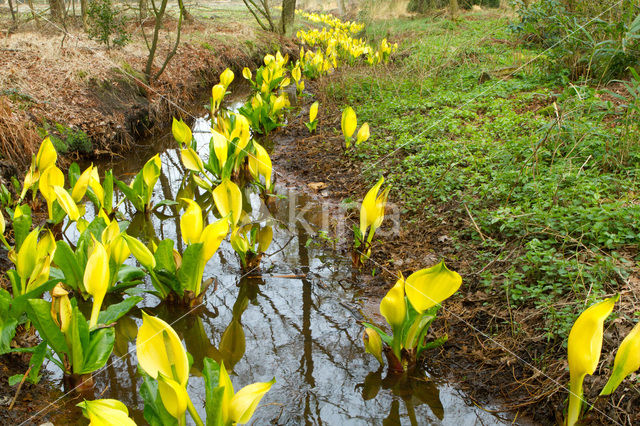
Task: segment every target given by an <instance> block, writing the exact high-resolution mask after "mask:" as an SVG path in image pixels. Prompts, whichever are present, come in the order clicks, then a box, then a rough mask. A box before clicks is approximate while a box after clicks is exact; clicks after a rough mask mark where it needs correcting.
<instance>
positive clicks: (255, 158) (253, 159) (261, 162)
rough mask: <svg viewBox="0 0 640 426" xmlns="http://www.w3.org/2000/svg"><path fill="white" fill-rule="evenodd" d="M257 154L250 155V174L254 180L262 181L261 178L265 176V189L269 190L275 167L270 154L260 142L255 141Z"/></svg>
mask: <svg viewBox="0 0 640 426" xmlns="http://www.w3.org/2000/svg"><path fill="white" fill-rule="evenodd" d="M253 146H254V147H255V149H256V153H255V155H254V154H250V155H249V173H251V176H253V178H254V179H256V180H257V181H260V176H264V180H265V187H266V188H267V190H269V188H271V179H272V175H273V165H272V163H271V158H270V157H269V153H268V152H267V150H266V149H264V147H263V146H262V145H260V144H259V143H258V142H256V141H253Z"/></svg>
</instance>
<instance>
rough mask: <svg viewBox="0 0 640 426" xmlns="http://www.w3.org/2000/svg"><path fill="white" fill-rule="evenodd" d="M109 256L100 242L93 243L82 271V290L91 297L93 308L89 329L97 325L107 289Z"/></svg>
mask: <svg viewBox="0 0 640 426" xmlns="http://www.w3.org/2000/svg"><path fill="white" fill-rule="evenodd" d="M109 276H110V275H109V256H108V255H107V251H106V250H105V248H104V246H103V245H102V243H101V242H99V241H95V240H94V242H93V251H92V252H91V255H90V256H89V259H88V260H87V266H86V268H85V270H84V279H83V283H84V288H85V289H86V290H87V293H89V294H90V295H92V296H93V307H92V308H91V319H89V327H90V328H91V327H95V326H96V325H97V324H98V315H99V314H100V307H101V306H102V301H103V300H104V296H105V295H106V294H107V289H108V288H109Z"/></svg>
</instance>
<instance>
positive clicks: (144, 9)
mask: <svg viewBox="0 0 640 426" xmlns="http://www.w3.org/2000/svg"><path fill="white" fill-rule="evenodd" d="M138 6H139V7H140V19H146V18H147V16H149V5H148V2H147V0H140V1H139V2H138Z"/></svg>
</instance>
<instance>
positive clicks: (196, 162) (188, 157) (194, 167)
mask: <svg viewBox="0 0 640 426" xmlns="http://www.w3.org/2000/svg"><path fill="white" fill-rule="evenodd" d="M180 158H181V159H182V164H183V165H184V167H186V168H187V170H191V171H192V172H200V173H204V164H203V163H202V159H201V158H200V156H199V155H198V153H197V152H195V151H194V150H193V149H191V148H185V149H182V150H180Z"/></svg>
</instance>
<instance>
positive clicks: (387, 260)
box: [272, 77, 640, 425]
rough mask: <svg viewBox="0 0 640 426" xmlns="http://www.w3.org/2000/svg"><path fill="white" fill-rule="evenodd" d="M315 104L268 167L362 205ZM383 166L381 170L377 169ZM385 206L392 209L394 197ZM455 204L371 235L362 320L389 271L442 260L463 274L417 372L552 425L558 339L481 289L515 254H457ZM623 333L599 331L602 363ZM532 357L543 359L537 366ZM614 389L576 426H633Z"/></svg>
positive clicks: (358, 185) (331, 127) (324, 110)
mask: <svg viewBox="0 0 640 426" xmlns="http://www.w3.org/2000/svg"><path fill="white" fill-rule="evenodd" d="M325 78H331V77H325ZM316 84H322V79H321V80H319V81H318V82H317V83H314V82H311V83H310V84H309V86H308V89H310V92H312V93H313V92H315V91H314V88H315V87H316V86H315V85H316ZM318 92H319V93H321V91H318ZM318 100H319V101H320V105H321V108H320V112H319V114H318V120H319V125H318V128H317V130H316V133H315V134H310V133H309V131H308V130H307V128H306V127H305V125H304V123H305V122H306V121H308V110H309V106H310V105H311V103H312V102H313V101H314V99H306V100H304V101H303V102H304V105H302V107H301V111H300V113H299V114H298V115H297V116H296V117H292V118H291V119H290V122H289V123H288V125H287V126H286V127H284V128H281V129H278V130H277V132H276V133H275V134H274V136H273V139H274V141H275V142H276V143H275V144H274V152H273V154H272V159H273V162H274V165H275V168H276V169H280V170H284V171H286V174H287V175H290V176H293V179H294V180H295V179H297V182H298V184H301V186H302V187H305V186H306V190H307V191H310V192H312V193H314V194H315V196H316V197H318V198H319V199H324V200H326V201H329V202H333V203H334V204H337V203H340V202H341V201H342V200H345V199H351V200H354V201H357V200H361V199H362V198H363V197H364V195H365V194H366V192H367V191H368V189H369V188H370V187H371V185H372V183H371V182H367V181H366V179H364V177H363V174H362V172H361V170H362V169H363V167H366V164H362V163H360V162H358V161H357V160H353V159H352V158H350V156H349V155H347V154H345V149H344V138H343V136H342V133H341V130H340V117H341V109H340V106H339V105H333V104H331V101H330V100H328V99H326V98H324V97H322V96H321V97H320V98H319V99H318ZM402 155H403V154H402V150H400V151H399V152H397V153H395V154H393V155H392V156H390V157H389V158H387V159H385V160H384V161H386V162H395V161H400V160H401V158H402ZM374 167H375V166H374ZM384 168H386V166H385V167H380V169H384ZM389 200H390V201H392V202H396V200H393V190H392V192H391V194H390V197H389ZM460 207H461V206H459V205H454V204H453V203H452V204H451V205H448V206H445V207H444V208H441V209H440V210H439V211H437V215H435V216H427V215H419V214H411V213H408V214H404V213H403V214H402V215H401V218H400V221H401V229H400V232H399V233H397V234H396V235H391V236H389V237H380V238H378V236H377V235H376V238H375V239H374V240H375V242H374V246H373V250H372V258H371V260H370V261H369V262H368V264H367V265H366V266H365V268H364V270H363V271H362V272H361V274H360V275H359V277H358V280H359V282H360V286H361V290H362V293H363V295H364V296H365V297H366V298H367V300H368V302H367V303H368V305H367V306H365V307H364V313H365V314H366V315H369V316H375V315H379V314H378V304H379V302H380V299H381V298H382V297H383V296H384V295H385V294H386V292H387V291H388V289H389V288H390V287H391V286H392V285H393V284H394V283H395V281H396V279H397V275H396V274H397V273H399V272H402V274H403V275H404V276H407V275H408V274H411V273H412V272H414V271H416V270H418V269H421V268H425V267H428V266H431V265H433V264H435V263H436V262H438V261H439V260H440V259H441V258H444V259H445V260H446V262H447V265H448V266H449V267H450V268H451V269H452V270H455V271H457V272H459V273H460V274H461V275H462V277H463V285H462V287H461V289H460V290H459V291H458V293H457V294H456V295H454V296H453V297H452V298H451V299H449V300H447V302H446V303H444V305H443V308H442V309H441V310H440V313H439V318H438V319H437V320H436V321H435V322H434V324H433V326H432V330H431V331H430V333H432V334H433V336H441V335H443V334H445V333H446V334H448V336H449V340H448V342H447V343H445V344H444V345H443V346H442V347H440V348H439V349H435V350H432V351H430V352H429V353H428V355H427V358H426V360H425V368H427V369H428V370H430V371H433V372H435V373H437V374H440V375H441V376H444V377H449V378H451V379H452V382H454V383H456V385H457V386H458V387H459V388H460V389H461V390H462V391H464V392H465V393H466V394H467V395H469V396H470V397H471V398H472V399H474V400H475V402H477V403H478V404H480V405H484V404H487V403H491V402H495V401H496V399H499V400H501V401H502V407H503V409H504V411H510V412H511V413H512V415H514V416H515V418H516V421H517V419H518V418H519V417H523V416H524V417H527V418H530V419H533V420H534V421H535V422H540V423H542V424H561V423H562V419H563V409H564V406H565V402H566V398H567V391H566V390H565V388H566V387H568V381H569V370H568V365H567V362H566V348H563V347H562V346H561V345H560V344H558V342H548V341H547V337H546V336H545V334H544V332H543V331H541V330H540V324H541V321H543V319H544V318H543V312H541V311H540V310H539V309H537V308H535V307H533V306H527V305H525V306H521V307H518V308H517V309H516V308H512V307H511V306H510V305H509V303H508V301H507V300H505V295H504V294H503V293H500V292H498V291H487V289H486V287H483V286H481V285H480V273H481V272H483V271H484V270H491V268H504V267H505V266H508V265H510V264H509V263H508V259H509V257H511V256H513V255H514V254H516V253H517V252H518V250H519V249H520V248H521V247H520V245H519V244H518V243H517V242H514V243H513V244H511V245H508V246H507V247H505V248H504V249H503V250H506V251H507V252H508V253H509V252H511V256H507V257H506V258H505V259H502V260H500V259H498V256H499V255H500V253H499V252H496V253H495V256H496V257H495V258H494V260H493V261H492V262H490V263H489V264H486V265H484V266H482V265H481V266H478V264H477V263H478V262H477V260H476V254H477V252H478V250H479V247H477V243H475V242H473V241H465V242H463V243H464V244H463V245H462V246H463V247H464V249H463V250H462V251H460V249H459V248H456V247H454V244H453V241H452V239H451V238H449V237H448V235H449V234H451V233H452V231H453V230H456V229H460V228H462V227H470V228H471V227H474V224H473V220H472V218H471V217H470V216H469V215H465V214H461V213H460V211H461V210H462V211H463V212H464V208H462V209H461V208H460ZM347 220H348V222H349V225H348V227H347V235H343V236H342V237H343V238H342V241H343V245H342V247H340V249H341V250H342V251H343V253H344V255H345V256H348V257H350V256H351V253H350V252H351V250H350V249H351V246H350V242H351V240H352V235H351V233H350V228H351V227H352V226H353V224H357V223H359V216H358V212H357V211H355V210H353V211H351V213H350V215H349V216H348V217H347ZM389 226H390V224H389V221H388V220H385V223H383V226H382V229H384V228H385V227H389ZM372 275H373V276H372ZM620 284H621V291H620V292H621V294H623V296H626V297H623V300H625V303H623V304H621V305H620V306H618V307H617V309H618V310H619V311H620V312H622V313H625V314H628V315H630V316H632V315H633V313H634V312H636V311H637V310H638V301H637V300H635V299H636V298H634V297H633V295H634V294H640V281H639V280H635V279H630V280H628V281H627V282H624V283H620ZM564 302H565V301H558V303H564ZM569 302H570V301H569V300H567V301H566V303H569ZM379 318H381V317H379ZM382 322H383V321H382ZM516 328H517V329H516ZM629 331H630V327H629V325H628V324H625V322H624V321H623V320H622V319H620V320H614V321H612V322H611V324H610V325H609V326H608V327H607V329H606V330H605V334H604V342H603V351H602V357H601V365H605V366H610V365H612V364H613V357H614V355H615V349H616V346H617V342H620V341H622V339H623V338H624V336H626V335H627V333H628V332H629ZM541 359H543V360H544V361H542V362H540V361H539V360H541ZM607 377H608V374H606V372H605V371H599V372H596V374H595V375H594V376H587V377H586V379H585V385H584V389H585V396H586V397H587V398H588V400H589V401H595V400H596V397H597V390H599V389H602V387H603V386H604V384H605V382H606V380H607ZM631 380H634V375H632V376H631ZM622 390H623V389H620V391H619V392H616V393H615V394H614V396H613V398H612V399H611V400H609V401H604V400H603V401H598V402H597V403H596V406H595V409H593V410H591V412H590V413H589V414H587V415H585V419H584V421H585V422H586V423H591V424H612V423H616V422H617V423H619V424H629V425H631V424H638V422H640V412H638V410H637V407H638V406H640V395H638V394H637V392H635V391H634V390H633V389H624V391H622ZM620 395H622V396H620ZM616 396H617V398H616ZM634 407H635V409H634Z"/></svg>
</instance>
